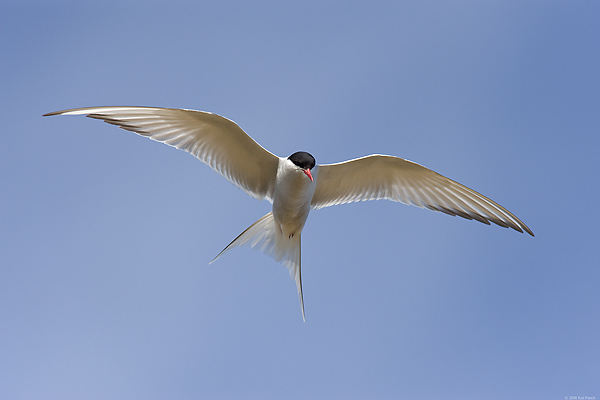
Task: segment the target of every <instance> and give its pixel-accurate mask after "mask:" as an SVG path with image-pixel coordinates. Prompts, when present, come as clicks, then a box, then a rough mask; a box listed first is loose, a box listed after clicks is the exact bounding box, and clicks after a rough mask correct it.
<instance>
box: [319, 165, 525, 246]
mask: <svg viewBox="0 0 600 400" xmlns="http://www.w3.org/2000/svg"><path fill="white" fill-rule="evenodd" d="M318 168H319V172H318V179H317V187H316V190H315V194H314V196H313V199H312V202H311V206H312V208H322V207H328V206H333V205H337V204H344V203H351V202H356V201H366V200H378V199H387V200H393V201H399V202H402V203H405V204H412V205H415V206H417V207H421V208H427V209H430V210H433V211H441V212H443V213H446V214H449V215H458V216H460V217H463V218H467V219H474V220H477V221H479V222H483V223H484V224H488V225H489V224H490V222H493V223H494V224H497V225H499V226H502V227H505V228H512V229H514V230H516V231H519V232H523V231H525V232H527V233H529V234H530V235H532V236H533V232H532V231H531V229H529V228H528V227H527V226H526V225H525V224H524V223H523V222H522V221H521V220H519V219H518V218H517V217H516V216H515V215H514V214H512V213H511V212H510V211H508V210H507V209H505V208H504V207H502V206H501V205H499V204H498V203H496V202H494V201H492V200H490V199H488V198H487V197H485V196H484V195H482V194H480V193H477V192H476V191H474V190H472V189H469V188H468V187H466V186H464V185H461V184H460V183H458V182H455V181H453V180H451V179H448V178H446V177H445V176H442V175H440V174H438V173H437V172H434V171H432V170H430V169H427V168H425V167H423V166H421V165H419V164H417V163H414V162H412V161H408V160H405V159H402V158H398V157H393V156H385V155H377V154H375V155H371V156H367V157H362V158H357V159H354V160H350V161H345V162H341V163H337V164H326V165H320V166H319V167H318Z"/></svg>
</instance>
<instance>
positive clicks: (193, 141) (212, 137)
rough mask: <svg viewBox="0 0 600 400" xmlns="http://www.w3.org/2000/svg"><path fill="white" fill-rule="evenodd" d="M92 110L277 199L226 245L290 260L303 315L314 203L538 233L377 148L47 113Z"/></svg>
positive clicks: (193, 115) (176, 114) (187, 114)
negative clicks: (300, 144) (311, 144)
mask: <svg viewBox="0 0 600 400" xmlns="http://www.w3.org/2000/svg"><path fill="white" fill-rule="evenodd" d="M50 115H85V116H87V117H90V118H95V119H99V120H103V121H104V122H107V123H109V124H113V125H116V126H118V127H120V128H122V129H125V130H128V131H132V132H135V133H137V134H139V135H141V136H146V137H149V138H150V139H153V140H156V141H158V142H162V143H165V144H168V145H170V146H173V147H176V148H178V149H182V150H185V151H187V152H188V153H191V154H192V155H194V156H195V157H196V158H198V159H199V160H200V161H202V162H204V163H205V164H207V165H208V166H209V167H211V168H212V169H214V170H215V171H217V172H218V173H219V174H221V175H222V176H223V177H225V178H226V179H227V180H229V181H230V182H231V183H233V184H234V185H236V186H238V187H239V188H240V189H242V190H244V191H245V192H246V193H248V194H249V195H250V196H252V197H254V198H256V199H259V200H262V199H267V200H268V201H270V202H271V203H272V204H273V208H272V211H271V212H269V213H268V214H267V215H265V216H264V217H262V218H260V219H259V220H258V221H256V222H255V223H254V224H252V225H251V226H250V227H249V228H248V229H246V230H245V231H244V232H242V233H241V234H240V235H239V236H238V237H237V238H235V239H234V240H233V241H232V242H231V243H230V244H229V245H228V246H227V247H225V249H223V250H222V251H221V252H220V253H219V254H218V255H217V256H216V257H215V258H214V259H213V261H211V263H212V262H214V261H216V260H217V259H218V258H219V257H220V256H221V255H223V253H225V252H226V251H228V250H230V249H231V248H233V247H235V246H240V245H244V244H248V245H250V246H251V247H258V248H259V249H260V250H261V251H262V252H264V253H266V254H267V255H269V256H271V257H273V258H274V259H275V260H276V261H278V262H281V263H283V265H285V266H286V267H287V269H288V270H289V271H290V276H291V277H292V278H293V279H294V280H295V281H296V287H297V289H298V296H299V298H300V307H301V309H302V319H303V320H304V319H305V318H304V299H303V296H302V278H301V273H300V236H301V234H302V229H303V228H304V224H305V223H306V219H307V218H308V214H309V212H310V210H311V209H317V208H322V207H328V206H333V205H337V204H344V203H350V202H356V201H365V200H378V199H387V200H393V201H397V202H402V203H405V204H412V205H415V206H418V207H421V208H427V209H430V210H433V211H441V212H443V213H445V214H449V215H458V216H460V217H463V218H467V219H474V220H477V221H479V222H483V223H484V224H488V225H489V224H490V222H493V223H494V224H496V225H499V226H502V227H505V228H512V229H514V230H516V231H519V232H523V231H525V232H527V233H529V234H530V235H532V236H533V232H532V231H531V229H529V228H528V227H527V226H526V225H525V224H524V223H523V222H521V220H520V219H519V218H517V217H516V216H515V215H514V214H512V213H511V212H509V211H508V210H507V209H505V208H504V207H502V206H501V205H499V204H498V203H496V202H494V201H492V200H490V199H488V198H487V197H485V196H483V195H481V194H479V193H477V192H476V191H474V190H472V189H469V188H468V187H466V186H463V185H461V184H460V183H458V182H455V181H453V180H451V179H448V178H446V177H444V176H442V175H440V174H438V173H437V172H434V171H432V170H430V169H427V168H425V167H423V166H421V165H419V164H416V163H414V162H412V161H408V160H405V159H402V158H398V157H393V156H386V155H380V154H373V155H369V156H366V157H361V158H357V159H354V160H349V161H344V162H340V163H336V164H324V165H317V164H316V161H315V158H314V157H313V156H312V155H310V154H309V153H307V152H304V151H299V152H296V153H294V154H292V155H291V156H289V157H278V156H276V155H274V154H273V153H271V152H269V151H267V150H266V149H264V148H263V147H262V146H260V145H259V144H258V143H257V142H256V141H254V140H253V139H252V138H251V137H250V136H248V135H247V134H246V133H245V132H244V131H243V130H242V129H241V128H240V127H239V126H238V125H237V124H236V123H235V122H233V121H231V120H229V119H227V118H224V117H221V116H219V115H217V114H213V113H209V112H203V111H195V110H186V109H174V108H156V107H87V108H77V109H71V110H64V111H56V112H52V113H48V114H45V115H44V116H50Z"/></svg>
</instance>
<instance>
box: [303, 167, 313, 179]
mask: <svg viewBox="0 0 600 400" xmlns="http://www.w3.org/2000/svg"><path fill="white" fill-rule="evenodd" d="M302 172H304V173H305V174H306V176H308V177H309V178H310V180H311V182H313V177H312V174H311V173H310V169H303V170H302Z"/></svg>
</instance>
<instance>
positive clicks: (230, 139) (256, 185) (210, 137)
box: [46, 107, 279, 201]
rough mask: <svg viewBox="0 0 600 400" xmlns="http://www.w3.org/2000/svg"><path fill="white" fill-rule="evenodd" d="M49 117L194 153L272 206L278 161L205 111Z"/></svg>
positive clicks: (120, 110)
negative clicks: (100, 124)
mask: <svg viewBox="0 0 600 400" xmlns="http://www.w3.org/2000/svg"><path fill="white" fill-rule="evenodd" d="M49 115H86V116H87V117H90V118H95V119H99V120H102V121H104V122H107V123H109V124H113V125H116V126H118V127H120V128H122V129H125V130H128V131H132V132H135V133H137V134H139V135H141V136H146V137H149V138H150V139H152V140H156V141H158V142H162V143H165V144H168V145H169V146H173V147H176V148H178V149H182V150H185V151H187V152H188V153H191V154H192V155H194V156H195V157H197V158H198V159H199V160H200V161H202V162H204V163H205V164H207V165H208V166H209V167H211V168H212V169H214V170H215V171H217V172H218V173H220V174H221V175H223V176H224V177H225V178H227V179H228V180H229V181H230V182H231V183H233V184H235V185H237V186H238V187H239V188H241V189H242V190H244V191H245V192H246V193H248V194H249V195H250V196H252V197H255V198H257V199H263V198H267V199H269V200H270V201H272V200H273V188H274V185H275V176H276V174H277V166H278V164H279V157H277V156H276V155H274V154H272V153H270V152H269V151H267V150H265V149H264V148H263V147H262V146H260V145H259V144H258V143H256V142H255V141H254V140H253V139H252V138H251V137H250V136H248V135H247V134H246V133H245V132H244V131H243V130H242V129H241V128H240V127H239V126H238V125H237V124H236V123H235V122H233V121H231V120H229V119H227V118H224V117H221V116H219V115H217V114H212V113H208V112H203V111H194V110H182V109H174V108H155V107H88V108H77V109H72V110H64V111H56V112H52V113H49V114H46V116H49Z"/></svg>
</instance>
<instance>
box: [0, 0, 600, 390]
mask: <svg viewBox="0 0 600 400" xmlns="http://www.w3.org/2000/svg"><path fill="white" fill-rule="evenodd" d="M12 3H13V4H11V3H10V2H9V3H3V5H2V6H0V46H1V47H0V50H1V61H0V81H1V93H2V94H1V96H0V105H1V110H2V111H1V116H2V129H1V131H0V135H1V144H0V168H1V170H0V173H1V190H0V205H1V209H0V212H1V215H0V218H1V219H0V264H1V269H0V398H2V399H209V398H210V399H233V398H250V399H318V398H338V399H347V398H351V399H379V398H387V399H389V398H401V399H465V398H467V399H475V398H478V399H508V398H510V399H514V398H519V399H528V400H529V399H564V398H565V396H595V397H596V398H597V399H599V398H600V363H599V360H600V341H599V339H598V332H599V331H600V301H599V295H598V294H599V284H600V255H599V246H600V240H599V234H598V223H599V222H600V218H599V211H598V204H597V203H598V198H599V197H600V180H599V178H598V172H597V171H598V166H599V156H598V151H599V150H600V139H599V130H600V2H598V1H591V0H587V1H578V0H574V1H526V2H523V1H507V2H479V1H466V2H465V1H458V2H441V1H423V2H375V1H364V2H342V1H340V2H316V1H315V2H313V1H308V2H306V1H303V2H275V1H273V2H245V1H244V2H242V1H224V2H218V4H216V3H217V2H203V1H199V2H188V3H185V4H183V3H177V2H175V3H171V2H169V3H168V5H167V3H166V2H144V3H143V5H142V4H141V3H140V4H136V3H134V2H128V1H125V2H122V1H119V2H106V3H102V4H100V3H96V4H93V5H92V4H91V2H89V3H88V2H71V3H68V2H58V3H56V2H45V1H44V2H41V1H40V2H28V1H24V2H18V5H17V4H16V3H17V2H12ZM94 105H149V106H163V107H180V108H193V109H199V110H206V111H212V112H215V113H218V114H221V115H224V116H226V117H228V118H231V119H233V120H234V121H236V122H237V123H238V124H240V126H241V127H242V128H243V129H245V130H246V132H248V133H249V134H250V135H251V136H252V137H254V138H255V139H256V140H257V141H258V142H259V143H261V144H262V145H263V146H265V147H266V148H267V149H269V150H270V151H272V152H274V153H276V154H278V155H282V156H287V155H289V154H291V153H292V152H294V151H297V150H306V151H309V152H311V153H312V154H313V155H314V156H315V157H316V159H317V161H318V162H320V163H331V162H338V161H343V160H346V159H349V158H354V157H359V156H363V155H367V154H371V153H385V154H392V155H397V156H400V157H404V158H408V159H410V160H413V161H416V162H418V163H420V164H423V165H425V166H427V167H429V168H432V169H434V170H435V171H438V172H440V173H442V174H444V175H446V176H448V177H450V178H452V179H455V180H457V181H459V182H461V183H463V184H465V185H467V186H469V187H471V188H473V189H475V190H477V191H480V192H481V193H483V194H485V195H486V196H489V197H490V198H492V199H494V200H495V201H497V202H499V203H500V204H502V205H503V206H505V207H506V208H508V209H509V210H511V211H512V212H514V213H515V214H516V215H517V216H518V217H520V218H521V219H522V220H523V221H524V222H525V223H526V224H528V225H529V226H530V227H531V229H533V231H534V232H535V233H536V237H535V238H532V237H529V236H528V235H524V234H519V233H517V232H514V231H512V230H507V229H502V228H500V227H497V226H486V225H484V224H480V223H477V222H473V221H467V220H463V219H460V218H453V217H449V216H446V215H443V214H440V213H435V212H430V211H426V210H421V209H419V208H416V207H408V206H405V205H402V204H399V203H392V202H384V201H381V202H369V203H359V204H352V205H345V206H338V207H332V208H328V209H322V210H318V211H314V212H313V213H312V214H311V216H310V218H309V220H308V223H307V225H306V228H305V231H304V235H303V246H302V250H303V254H302V256H303V257H302V261H303V269H302V271H303V282H304V298H305V305H306V323H303V322H302V317H301V313H300V307H299V304H298V298H297V295H296V289H295V286H294V282H293V281H292V280H290V279H289V277H288V273H287V271H286V270H285V268H284V267H283V266H281V265H279V264H277V263H275V262H274V261H272V260H271V259H270V258H267V257H266V256H264V255H263V254H261V253H259V252H257V251H253V250H250V249H248V248H237V249H235V250H234V251H231V252H229V253H228V254H227V255H226V256H224V257H223V258H222V259H220V260H219V261H218V262H217V263H215V264H213V265H210V266H209V265H208V262H209V261H210V260H211V259H212V258H213V257H214V256H215V255H216V254H217V253H218V252H219V251H220V250H221V249H222V248H223V247H224V246H226V245H227V244H228V243H229V242H230V241H231V240H232V239H233V238H235V237H236V236H237V235H238V234H239V233H240V232H241V231H242V230H244V229H245V228H246V227H247V226H248V225H250V224H251V223H252V222H254V221H255V220H256V219H258V218H259V217H261V216H262V215H263V214H265V213H266V212H268V210H269V206H270V205H269V204H268V203H267V202H258V201H256V200H253V199H251V198H250V197H248V196H247V195H246V194H244V193H243V192H242V191H241V190H238V189H237V188H235V187H234V186H232V185H231V184H230V183H228V182H227V181H226V180H224V179H223V178H221V177H220V176H219V175H218V174H216V173H215V172H213V171H212V170H210V169H209V168H208V167H206V166H205V165H203V164H202V163H200V162H199V161H197V160H196V159H194V158H193V157H191V156H190V155H188V154H185V153H184V152H181V151H177V150H175V149H173V148H169V147H167V146H165V145H162V144H158V143H156V142H152V141H150V140H147V139H145V138H142V137H139V136H137V135H135V134H133V133H131V132H125V131H122V130H119V129H117V128H115V127H113V126H110V125H107V124H103V123H101V122H99V121H95V120H90V119H87V118H83V117H53V118H42V117H41V115H42V114H44V113H46V112H50V111H55V110H61V109H65V108H74V107H83V106H94Z"/></svg>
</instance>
